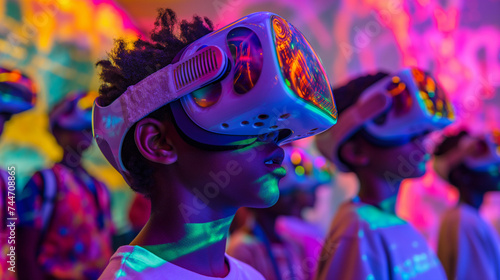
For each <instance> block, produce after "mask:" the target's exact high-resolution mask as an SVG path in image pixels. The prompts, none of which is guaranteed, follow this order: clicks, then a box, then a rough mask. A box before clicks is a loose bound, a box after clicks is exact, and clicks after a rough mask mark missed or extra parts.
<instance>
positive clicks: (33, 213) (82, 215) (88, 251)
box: [18, 92, 113, 280]
mask: <svg viewBox="0 0 500 280" xmlns="http://www.w3.org/2000/svg"><path fill="white" fill-rule="evenodd" d="M96 96H97V94H96V93H94V92H76V93H70V94H68V95H67V96H66V97H64V98H63V100H61V101H60V102H59V103H58V104H57V105H55V106H54V108H53V109H52V111H51V113H50V114H49V122H50V129H51V131H52V133H53V135H54V137H55V139H56V141H57V143H58V144H59V145H60V146H61V147H62V149H63V158H62V160H61V161H60V162H58V163H56V164H55V165H54V166H53V167H52V168H49V169H44V170H41V171H38V172H36V173H35V174H34V175H33V176H32V178H31V179H30V180H29V182H28V183H27V184H26V186H25V187H24V189H23V191H22V193H21V195H20V196H19V199H18V211H19V229H18V232H19V233H18V240H19V241H18V242H19V243H18V248H19V266H20V267H26V268H27V267H29V268H30V269H20V270H19V279H30V280H31V279H47V278H50V279H97V277H99V275H100V274H101V273H102V271H103V270H104V268H105V266H106V264H107V262H108V260H109V257H110V256H111V253H112V249H111V238H112V228H113V226H112V221H111V211H110V210H111V209H110V194H109V191H108V189H107V188H106V186H105V185H104V184H103V183H102V182H100V181H98V180H97V179H95V178H94V177H93V176H92V175H90V174H89V173H88V172H87V171H86V170H85V169H84V167H83V166H82V162H81V156H82V153H83V152H84V151H85V150H86V149H87V148H88V147H89V146H90V145H91V143H92V134H91V128H92V111H91V109H92V104H93V102H94V99H95V98H96Z"/></svg>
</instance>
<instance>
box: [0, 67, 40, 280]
mask: <svg viewBox="0 0 500 280" xmlns="http://www.w3.org/2000/svg"><path fill="white" fill-rule="evenodd" d="M35 101H36V90H35V85H34V84H33V82H32V81H31V80H30V79H29V78H28V77H26V76H24V75H23V74H21V72H19V71H17V70H9V69H6V68H0V136H1V135H2V132H3V129H4V125H5V123H6V122H7V121H9V120H10V118H11V117H12V116H13V115H14V114H18V113H21V112H24V111H26V110H29V109H31V108H33V106H34V105H35ZM15 168H16V167H15V166H10V168H9V169H8V170H2V169H0V218H1V221H2V225H1V226H0V246H1V247H0V249H1V250H0V254H1V255H0V279H5V280H9V279H15V276H16V273H15V272H16V271H18V270H19V267H16V266H15V261H14V262H13V264H14V265H13V266H12V265H10V264H9V261H10V256H11V255H13V254H14V258H15V256H16V255H17V256H19V252H18V251H15V250H14V252H11V250H10V247H11V246H13V247H15V246H17V244H15V243H14V242H15V239H8V237H9V236H10V235H11V234H10V233H11V230H15V226H7V225H12V224H13V223H14V224H17V221H14V220H7V219H8V218H16V213H15V211H13V209H17V204H16V199H15V197H16V192H15V189H16V186H15V180H14V178H15V175H16V173H17V170H16V169H15ZM14 236H15V235H14ZM9 267H13V269H14V271H12V270H11V271H9V270H8V269H9Z"/></svg>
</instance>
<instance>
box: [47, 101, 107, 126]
mask: <svg viewBox="0 0 500 280" xmlns="http://www.w3.org/2000/svg"><path fill="white" fill-rule="evenodd" d="M97 96H98V95H97V93H96V92H94V91H78V92H75V93H70V94H69V95H68V96H66V97H65V98H64V99H63V100H62V101H61V103H59V104H58V105H57V106H56V107H55V108H54V109H53V110H52V112H50V114H49V123H50V127H51V128H53V127H55V126H59V127H61V128H63V129H67V130H73V131H81V130H85V129H91V128H92V105H93V103H94V100H95V99H96V98H97Z"/></svg>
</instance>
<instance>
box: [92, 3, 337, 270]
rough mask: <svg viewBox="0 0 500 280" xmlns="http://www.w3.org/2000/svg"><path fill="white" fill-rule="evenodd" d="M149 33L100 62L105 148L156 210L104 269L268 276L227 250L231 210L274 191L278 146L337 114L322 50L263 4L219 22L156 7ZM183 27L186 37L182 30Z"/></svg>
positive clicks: (97, 110) (98, 107)
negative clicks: (317, 51)
mask: <svg viewBox="0 0 500 280" xmlns="http://www.w3.org/2000/svg"><path fill="white" fill-rule="evenodd" d="M155 26H156V28H155V30H154V31H153V32H152V34H151V42H147V41H144V40H141V39H139V40H138V41H136V42H135V43H134V47H133V48H132V49H131V50H130V49H128V48H126V47H125V43H124V42H123V41H118V45H117V47H116V49H115V50H114V51H113V52H112V54H111V55H110V58H109V59H108V60H103V61H100V62H99V63H98V65H100V66H101V67H102V73H101V78H102V79H103V81H104V84H103V85H102V86H101V89H100V97H99V98H98V99H96V102H95V104H94V111H93V125H94V126H93V130H94V136H95V138H96V141H97V143H98V145H99V148H100V149H101V151H102V152H103V154H104V155H105V157H106V158H107V159H108V161H109V162H110V163H111V164H112V165H113V166H114V167H115V168H116V169H117V170H118V171H119V172H120V173H121V174H122V176H123V177H124V178H125V180H126V181H127V182H128V183H129V185H130V186H131V187H132V189H134V190H135V191H137V192H140V193H142V194H145V195H146V196H147V197H148V198H149V199H150V200H151V215H150V218H149V220H148V222H147V224H146V225H145V226H144V228H143V229H142V231H141V232H140V233H139V234H138V236H137V237H136V238H135V239H134V241H132V243H131V245H128V246H122V247H120V248H119V249H118V250H117V252H116V253H115V254H114V255H113V257H112V258H111V260H110V262H109V264H108V267H107V268H106V270H105V271H104V273H103V274H102V276H101V278H102V279H116V278H123V279H153V278H156V279H159V278H162V279H212V278H213V277H218V278H222V279H263V278H262V276H261V275H260V274H259V273H258V272H256V271H255V270H254V269H252V268H251V267H250V266H248V265H246V264H244V263H242V262H240V261H237V260H235V259H233V258H231V257H229V256H227V255H225V246H226V239H227V234H228V229H229V226H230V224H231V221H232V219H233V217H234V214H235V213H236V210H237V209H238V208H239V207H242V206H248V207H269V206H271V205H273V204H274V203H275V202H276V201H277V199H278V195H279V191H278V186H277V183H278V180H279V179H280V178H281V177H283V176H284V169H283V168H282V167H281V162H282V161H283V157H284V154H283V150H282V149H281V148H279V147H278V144H280V143H284V142H290V141H293V140H295V139H300V138H303V137H307V136H311V135H314V134H316V133H319V131H323V130H325V129H327V128H328V127H330V126H331V125H333V124H334V123H335V122H336V111H335V105H334V103H333V97H332V95H331V89H330V88H329V83H328V80H327V78H326V75H325V73H324V70H323V68H322V66H321V64H320V63H319V59H318V57H317V56H316V54H315V53H314V51H313V50H312V49H311V47H310V45H309V44H308V43H307V41H306V40H305V38H304V37H303V35H302V34H300V32H299V31H298V30H296V29H295V28H294V27H293V26H292V25H291V24H289V23H288V22H287V21H285V20H284V19H282V18H281V17H279V16H277V15H274V14H271V13H256V14H252V15H249V16H246V17H244V18H242V19H240V20H238V21H236V22H234V23H233V24H230V25H228V26H226V27H223V28H221V29H219V30H217V31H212V23H211V21H210V20H208V19H206V18H205V19H201V18H199V17H194V18H193V21H192V22H187V21H182V22H181V24H180V33H177V28H178V27H179V25H178V22H177V19H176V16H175V13H174V12H173V11H171V10H160V13H159V16H158V18H157V21H156V23H155ZM175 34H180V35H178V36H177V35H175Z"/></svg>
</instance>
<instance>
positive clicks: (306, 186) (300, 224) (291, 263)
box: [227, 146, 331, 280]
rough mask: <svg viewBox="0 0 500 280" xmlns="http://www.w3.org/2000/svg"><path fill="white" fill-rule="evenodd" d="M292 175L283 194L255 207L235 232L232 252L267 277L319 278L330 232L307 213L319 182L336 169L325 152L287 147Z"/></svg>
mask: <svg viewBox="0 0 500 280" xmlns="http://www.w3.org/2000/svg"><path fill="white" fill-rule="evenodd" d="M285 155H286V156H285V160H284V161H283V165H284V167H285V169H286V171H287V172H286V176H285V177H284V178H283V179H281V181H280V183H279V190H280V197H279V199H278V202H276V204H275V205H273V206H272V207H270V208H265V209H255V208H251V209H249V211H250V214H249V217H247V221H246V223H245V225H243V227H242V228H240V229H239V230H238V231H236V232H235V233H233V234H232V235H231V237H230V242H229V245H228V248H227V253H228V254H229V255H230V256H232V257H235V258H236V259H238V260H241V261H243V262H245V263H247V264H249V265H251V266H252V267H253V268H255V269H257V270H258V271H259V272H260V273H262V275H264V277H265V278H266V279H267V280H281V279H297V280H299V279H313V278H314V271H315V270H314V269H315V265H316V262H317V260H318V257H319V255H317V254H318V253H319V251H320V249H321V245H322V242H323V238H324V236H322V234H321V233H320V231H319V229H317V228H315V227H314V226H313V225H312V224H309V223H307V222H306V221H304V220H303V219H302V216H301V212H302V210H303V209H305V208H306V207H313V206H314V201H315V191H316V189H317V187H318V186H320V185H323V184H327V183H328V182H330V180H331V174H330V172H329V170H328V169H327V164H326V160H325V159H324V158H323V157H316V158H313V156H312V155H310V154H308V153H307V152H306V151H305V150H303V149H300V148H298V147H292V146H288V147H285Z"/></svg>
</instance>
